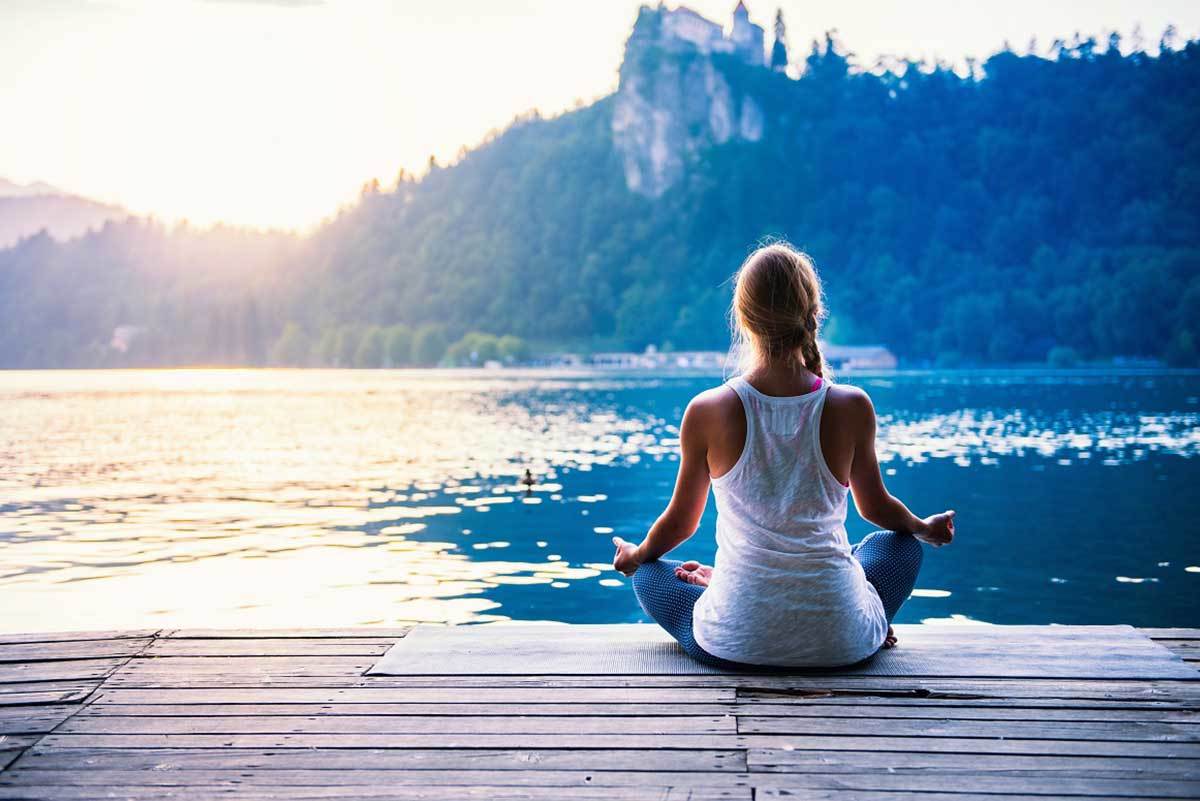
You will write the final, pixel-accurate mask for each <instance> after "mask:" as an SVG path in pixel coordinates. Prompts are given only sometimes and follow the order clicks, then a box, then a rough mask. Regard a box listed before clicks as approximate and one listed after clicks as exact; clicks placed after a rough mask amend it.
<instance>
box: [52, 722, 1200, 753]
mask: <svg viewBox="0 0 1200 801" xmlns="http://www.w3.org/2000/svg"><path fill="white" fill-rule="evenodd" d="M737 723H738V732H739V733H741V734H793V735H816V736H828V735H847V736H855V735H859V736H861V735H869V734H872V733H881V734H887V735H888V736H889V737H913V738H923V737H963V738H984V739H986V738H991V737H1003V738H1016V739H1027V740H1039V739H1044V740H1106V741H1113V742H1116V741H1122V742H1129V741H1137V740H1140V741H1151V742H1179V743H1200V728H1197V727H1195V726H1190V725H1188V724H1186V723H1157V722H1142V721H1118V722H1115V723H1110V722H1076V721H1051V722H1048V723H1042V722H1039V721H1025V720H950V719H940V720H938V719H930V720H904V719H889V720H888V721H887V724H886V725H880V721H879V718H878V717H876V716H871V717H866V718H863V717H859V718H798V717H788V718H779V717H774V718H764V717H741V718H738V719H737ZM67 725H71V724H69V723H68V724H67ZM913 747H914V748H920V747H921V746H920V741H919V740H918V741H915V742H914V743H913Z"/></svg>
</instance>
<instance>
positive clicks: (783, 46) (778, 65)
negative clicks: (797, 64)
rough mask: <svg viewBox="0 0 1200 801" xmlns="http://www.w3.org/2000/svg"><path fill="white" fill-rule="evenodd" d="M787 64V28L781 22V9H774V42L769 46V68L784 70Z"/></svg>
mask: <svg viewBox="0 0 1200 801" xmlns="http://www.w3.org/2000/svg"><path fill="white" fill-rule="evenodd" d="M787 66H788V52H787V28H786V27H785V26H784V24H783V9H782V8H779V9H776V10H775V44H773V45H772V46H771V69H774V70H786V69H787Z"/></svg>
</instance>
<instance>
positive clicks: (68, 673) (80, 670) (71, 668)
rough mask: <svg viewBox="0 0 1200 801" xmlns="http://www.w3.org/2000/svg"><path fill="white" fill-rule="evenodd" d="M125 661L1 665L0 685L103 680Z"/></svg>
mask: <svg viewBox="0 0 1200 801" xmlns="http://www.w3.org/2000/svg"><path fill="white" fill-rule="evenodd" d="M124 663H125V660H124V659H76V660H69V661H66V662H21V663H17V664H5V665H0V684H15V683H25V682H35V681H45V682H50V681H54V682H63V681H84V680H88V679H103V678H104V677H105V676H107V675H108V674H109V673H111V672H113V671H114V670H116V669H117V668H119V667H120V666H121V665H123V664H124Z"/></svg>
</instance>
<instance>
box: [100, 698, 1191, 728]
mask: <svg viewBox="0 0 1200 801" xmlns="http://www.w3.org/2000/svg"><path fill="white" fill-rule="evenodd" d="M112 715H121V716H125V717H130V716H133V717H176V716H190V717H200V716H230V717H269V716H278V715H314V716H316V715H331V716H340V715H465V716H481V715H482V716H486V715H523V716H531V715H556V716H571V715H593V716H596V715H600V716H603V715H619V716H630V717H661V716H681V715H683V716H696V715H700V716H721V715H739V716H753V717H822V718H825V717H829V718H864V717H870V718H874V719H878V718H879V717H881V716H882V717H887V718H912V719H923V720H946V719H948V720H1026V721H1043V722H1045V721H1052V720H1066V721H1076V722H1080V721H1095V722H1106V721H1107V722H1116V721H1124V720H1133V721H1161V722H1165V723H1200V710H1197V709H1184V708H1166V709H1140V708H1136V707H1135V708H1121V707H1117V708H1099V709H1096V708H1086V707H1075V708H1069V709H1062V708H1027V707H1012V706H1004V707H980V706H971V705H965V704H954V705H949V704H947V705H944V706H943V705H940V704H930V703H925V704H920V705H904V706H895V705H889V706H881V705H874V706H871V705H858V704H701V703H687V704H681V703H678V702H677V701H674V700H672V701H669V702H665V703H651V704H647V703H578V702H573V703H542V702H541V701H540V700H539V701H530V702H523V703H499V704H489V703H462V702H454V703H436V704H420V703H399V704H384V703H366V704H355V703H344V702H338V703H326V704H272V703H242V704H222V703H208V704H169V703H162V704H113V703H92V704H90V705H89V706H88V708H87V709H86V710H84V711H82V712H80V714H79V716H80V717H81V718H87V717H101V716H104V717H107V716H112Z"/></svg>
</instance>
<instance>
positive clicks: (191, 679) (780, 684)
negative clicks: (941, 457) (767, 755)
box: [105, 669, 1200, 701]
mask: <svg viewBox="0 0 1200 801" xmlns="http://www.w3.org/2000/svg"><path fill="white" fill-rule="evenodd" d="M1197 675H1198V676H1200V671H1198V672H1197ZM269 678H270V686H271V687H278V688H282V687H295V688H302V687H304V688H325V689H329V690H336V689H348V688H356V687H357V688H365V687H370V688H374V689H384V688H391V689H404V688H420V687H424V688H445V687H447V685H448V681H447V679H446V678H445V677H442V676H419V677H397V676H353V675H349V676H319V677H315V676H310V677H303V676H301V677H295V676H285V675H274V676H270V677H269ZM263 680H264V677H263V676H261V675H244V674H239V673H238V672H236V671H234V670H232V669H230V670H227V671H226V672H224V673H216V674H212V675H179V674H175V673H172V672H171V671H169V670H160V671H159V672H157V673H153V674H143V675H137V674H130V673H129V672H128V671H125V670H122V671H120V672H118V673H116V674H115V675H113V676H112V677H111V678H110V679H108V680H107V681H106V682H105V688H106V689H116V688H134V687H136V688H140V689H172V688H176V689H195V688H205V687H219V688H246V689H250V688H255V687H262V686H264V681H263ZM453 686H454V687H458V688H464V689H467V688H480V689H482V688H499V687H503V688H526V689H540V688H544V687H558V688H567V687H579V688H583V687H588V688H593V689H599V688H622V687H626V688H633V687H640V688H670V689H675V688H735V689H737V690H739V691H743V692H745V691H748V692H758V693H765V692H774V693H779V694H782V695H793V696H807V697H812V696H829V695H847V696H856V697H857V696H864V695H868V696H888V697H911V698H945V697H956V698H977V697H998V698H1064V699H1066V698H1098V699H1105V700H1130V701H1132V700H1151V701H1189V700H1191V701H1195V700H1200V682H1193V681H1180V680H1136V681H1112V680H1073V679H1057V680H1052V681H1051V680H1041V681H1039V680H1030V679H943V678H937V677H887V678H880V677H872V676H866V677H862V676H826V677H805V676H801V677H797V676H732V675H731V676H542V675H530V676H455V677H454V680H453Z"/></svg>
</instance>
